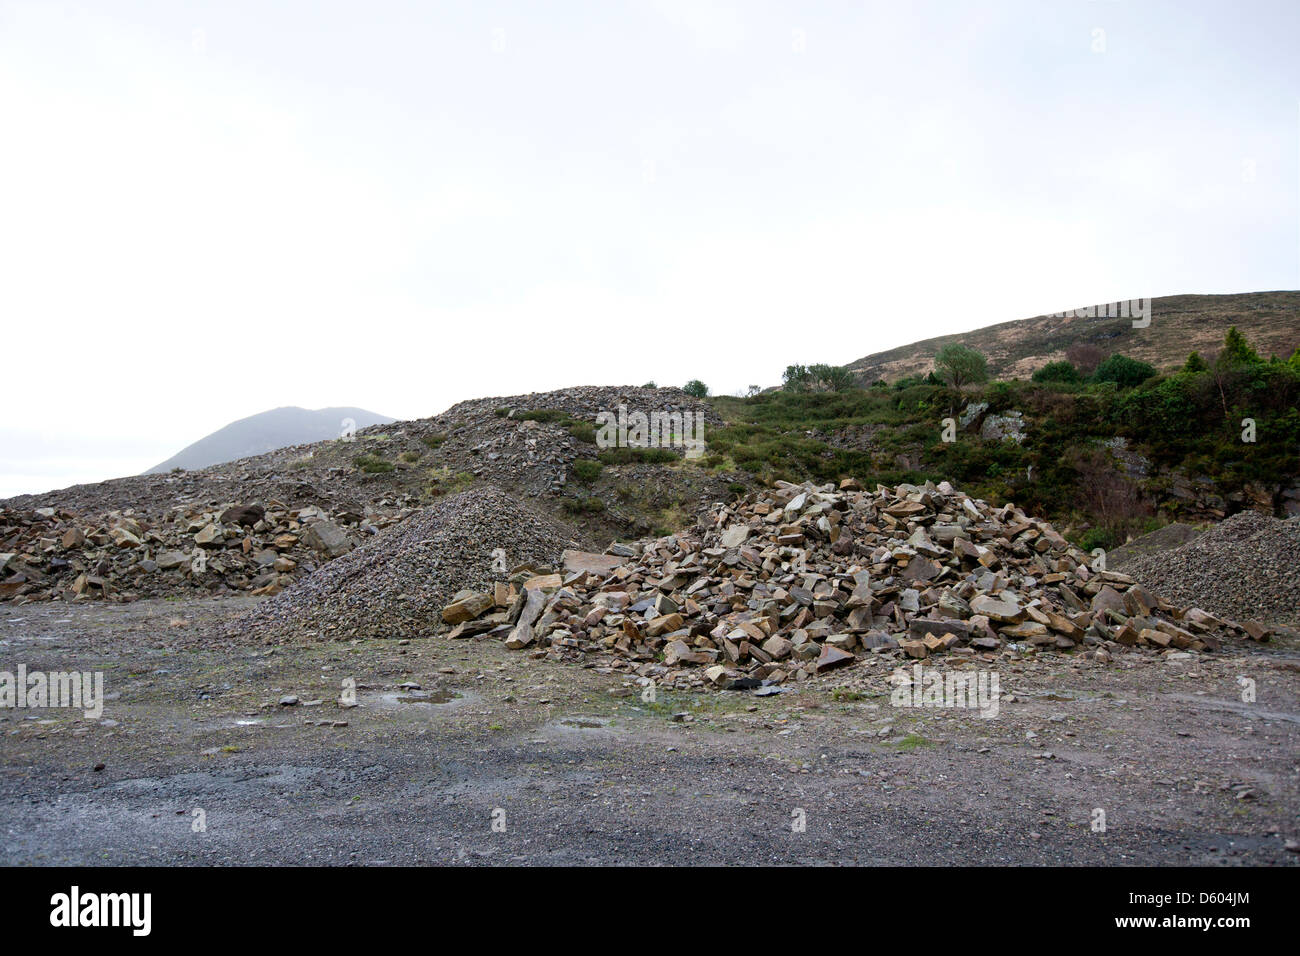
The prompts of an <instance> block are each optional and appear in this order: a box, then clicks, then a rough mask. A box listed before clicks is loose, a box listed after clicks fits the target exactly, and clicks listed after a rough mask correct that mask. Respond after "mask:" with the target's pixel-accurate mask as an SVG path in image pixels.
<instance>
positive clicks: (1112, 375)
mask: <svg viewBox="0 0 1300 956" xmlns="http://www.w3.org/2000/svg"><path fill="white" fill-rule="evenodd" d="M1155 374H1156V370H1155V367H1154V366H1151V365H1148V364H1147V363H1146V362H1139V361H1138V360H1137V359H1132V358H1129V357H1128V356H1127V355H1120V354H1119V353H1118V352H1117V353H1116V354H1114V355H1112V356H1111V357H1110V358H1108V359H1106V361H1104V362H1102V363H1101V364H1100V365H1098V366H1097V373H1096V374H1095V375H1094V376H1093V381H1095V382H1114V383H1115V384H1116V385H1118V386H1119V387H1120V388H1132V387H1133V386H1134V385H1141V384H1142V383H1143V382H1145V381H1146V380H1147V379H1149V378H1150V377H1151V376H1153V375H1155Z"/></svg>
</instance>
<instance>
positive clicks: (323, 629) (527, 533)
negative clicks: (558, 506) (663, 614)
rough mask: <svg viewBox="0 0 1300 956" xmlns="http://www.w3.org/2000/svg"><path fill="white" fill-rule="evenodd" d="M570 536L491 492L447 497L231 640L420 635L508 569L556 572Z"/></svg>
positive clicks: (280, 600) (328, 568) (277, 601)
mask: <svg viewBox="0 0 1300 956" xmlns="http://www.w3.org/2000/svg"><path fill="white" fill-rule="evenodd" d="M571 534H572V532H571V530H570V529H568V528H566V527H564V526H563V525H561V524H560V523H559V522H556V521H554V520H552V519H551V518H548V517H544V516H543V515H540V514H538V513H537V512H535V511H533V510H531V509H530V508H528V507H527V506H526V505H523V504H521V503H519V502H518V501H516V500H515V499H514V498H512V497H511V496H509V495H507V494H505V493H504V492H502V491H500V490H499V489H497V488H493V487H491V486H485V487H479V488H474V489H472V490H470V491H464V492H461V493H460V494H457V495H451V496H449V497H447V498H445V499H443V500H441V501H439V502H438V503H437V504H435V505H433V506H432V507H429V508H425V509H423V510H421V511H418V512H416V513H415V514H413V515H411V516H410V517H409V518H407V519H406V520H405V521H404V522H402V523H401V524H400V525H396V526H394V527H392V528H389V529H387V530H385V531H383V532H381V533H380V534H379V535H377V536H376V537H375V538H373V539H372V540H370V541H368V542H367V543H366V544H364V545H362V546H361V547H359V548H357V549H356V550H355V551H352V552H350V553H348V554H346V555H344V556H343V557H341V558H336V559H335V560H334V561H331V562H330V563H329V564H327V565H325V566H324V567H323V568H320V569H319V570H317V571H316V572H315V573H313V574H311V575H310V576H308V577H307V578H305V579H303V580H302V581H300V582H298V583H297V584H296V585H295V586H293V587H292V588H290V589H289V590H287V591H284V592H282V593H281V594H278V595H276V596H275V597H274V598H273V599H271V600H269V601H267V602H266V603H265V604H262V605H261V606H259V607H258V608H256V609H255V610H254V611H252V612H251V613H250V614H248V615H247V616H246V617H243V618H241V619H239V620H237V621H235V622H233V624H232V625H231V627H230V628H229V630H228V636H229V637H232V638H233V637H244V638H249V637H251V638H252V639H254V640H264V641H268V642H276V641H283V640H286V639H288V638H289V637H292V636H303V635H307V636H312V637H319V638H325V639H333V638H343V637H357V636H367V637H370V636H379V637H409V636H412V635H417V634H423V633H425V632H427V631H428V630H429V629H430V628H432V627H433V626H435V624H436V623H437V622H438V621H439V618H438V614H439V612H441V610H442V608H443V605H445V604H447V603H448V602H449V601H450V600H451V597H452V595H453V594H455V593H456V592H457V591H459V590H461V589H462V588H485V587H488V586H489V584H490V582H491V581H493V580H504V579H505V577H506V574H504V573H501V572H499V571H494V570H493V562H494V557H493V552H494V551H497V549H500V560H501V561H502V562H504V567H505V568H507V569H510V568H514V567H516V566H518V565H522V564H533V565H536V566H545V565H553V564H556V563H557V562H558V561H559V558H560V552H561V551H563V550H564V549H565V548H567V547H578V548H582V547H584V544H583V542H579V541H574V540H572V538H571V537H570V535H571Z"/></svg>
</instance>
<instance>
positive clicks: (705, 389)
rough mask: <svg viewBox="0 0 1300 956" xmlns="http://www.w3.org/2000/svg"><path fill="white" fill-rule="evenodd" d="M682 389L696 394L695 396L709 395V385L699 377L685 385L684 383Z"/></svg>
mask: <svg viewBox="0 0 1300 956" xmlns="http://www.w3.org/2000/svg"><path fill="white" fill-rule="evenodd" d="M682 391H683V392H685V393H686V394H687V395H692V396H694V397H695V398H708V397H709V386H707V385H705V384H704V383H703V382H701V381H700V380H699V379H698V378H693V379H691V380H690V381H689V382H687V383H686V384H685V385H683V386H682Z"/></svg>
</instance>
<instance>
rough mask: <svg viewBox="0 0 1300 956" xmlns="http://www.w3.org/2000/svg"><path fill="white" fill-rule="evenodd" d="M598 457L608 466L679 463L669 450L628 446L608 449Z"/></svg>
mask: <svg viewBox="0 0 1300 956" xmlns="http://www.w3.org/2000/svg"><path fill="white" fill-rule="evenodd" d="M596 457H597V458H599V459H600V461H601V462H602V463H603V464H606V465H630V464H633V463H637V464H646V465H663V464H667V463H668V462H672V461H677V455H676V454H675V453H674V452H672V451H670V450H669V449H667V448H629V447H628V446H626V445H620V446H618V447H617V448H606V449H604V450H603V451H601V452H600V454H599V455H597V456H596Z"/></svg>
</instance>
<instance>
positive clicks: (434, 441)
mask: <svg viewBox="0 0 1300 956" xmlns="http://www.w3.org/2000/svg"><path fill="white" fill-rule="evenodd" d="M446 440H447V436H446V435H443V434H437V435H425V436H424V437H423V438H421V439H420V441H422V442H424V443H425V444H426V445H428V446H429V448H431V449H432V448H437V447H438V446H439V445H441V444H442V443H443V442H445V441H446Z"/></svg>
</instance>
